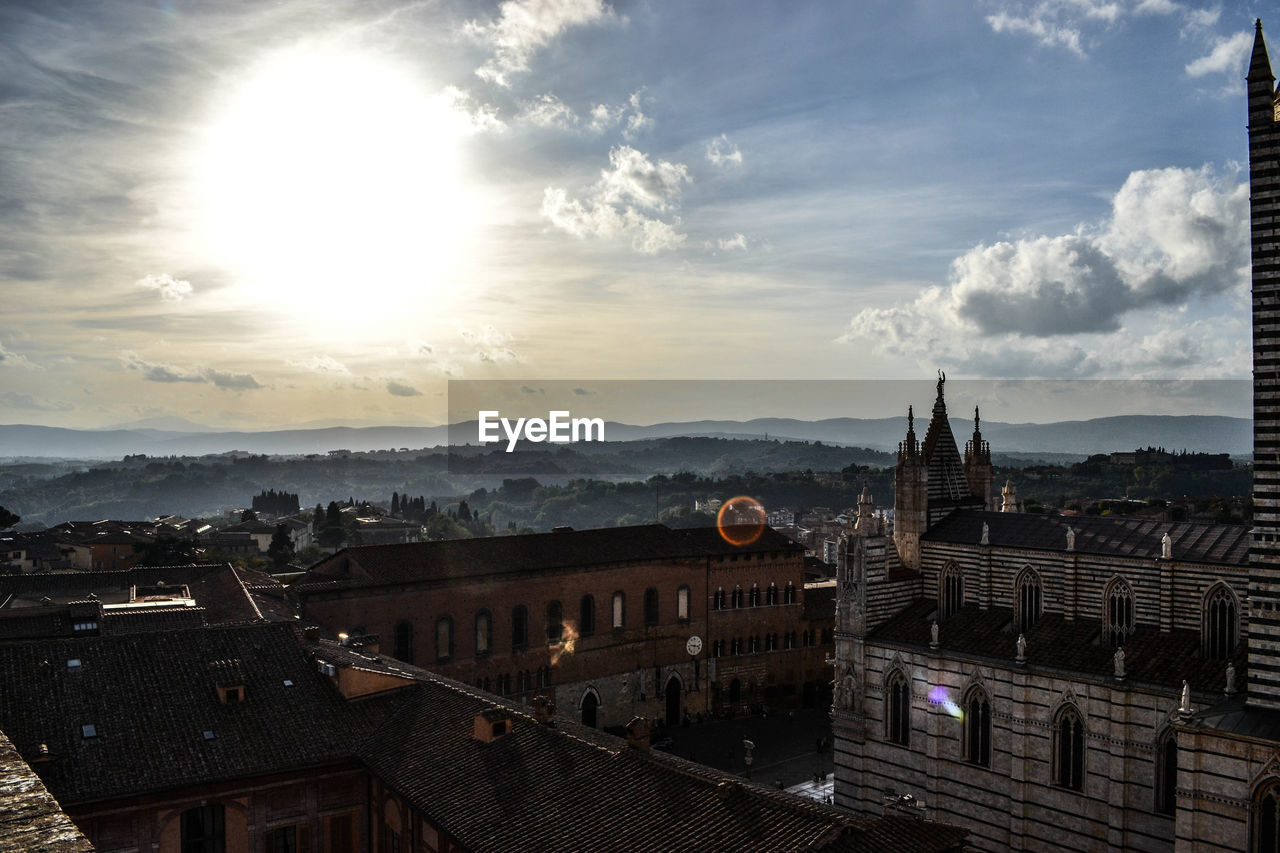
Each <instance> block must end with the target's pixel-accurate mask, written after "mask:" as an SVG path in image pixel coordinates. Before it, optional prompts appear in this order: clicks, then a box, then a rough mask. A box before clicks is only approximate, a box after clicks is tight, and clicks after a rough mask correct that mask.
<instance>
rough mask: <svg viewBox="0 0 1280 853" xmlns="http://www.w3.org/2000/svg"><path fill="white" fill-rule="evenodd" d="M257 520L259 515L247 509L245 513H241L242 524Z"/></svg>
mask: <svg viewBox="0 0 1280 853" xmlns="http://www.w3.org/2000/svg"><path fill="white" fill-rule="evenodd" d="M257 520H258V514H257V513H256V512H254V511H253V510H251V509H246V510H245V511H244V512H242V513H240V521H241V522H245V521H257Z"/></svg>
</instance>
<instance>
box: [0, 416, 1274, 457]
mask: <svg viewBox="0 0 1280 853" xmlns="http://www.w3.org/2000/svg"><path fill="white" fill-rule="evenodd" d="M186 423H187V424H189V426H187V428H185V429H163V428H159V427H158V426H153V425H152V424H150V423H137V424H133V425H130V426H129V427H128V428H123V427H122V428H117V429H105V430H76V429H63V428H59V427H45V426H29V425H23V424H14V425H7V426H5V425H0V457H9V458H12V457H60V458H66V459H118V458H120V457H122V456H125V455H132V454H138V453H145V454H147V455H148V456H204V455H207V454H213V453H226V452H230V451H235V450H238V451H243V452H246V453H267V454H275V455H302V454H308V453H327V452H328V451H331V450H338V449H346V450H350V451H353V452H366V451H371V450H398V449H400V448H411V449H420V448H430V447H439V446H442V445H444V444H447V443H448V442H449V436H450V431H451V428H449V427H446V426H433V427H395V426H376V427H324V428H315V429H285V430H269V431H261V432H250V431H243V432H225V431H207V428H202V427H200V426H199V425H198V424H190V422H186ZM927 425H928V421H927V420H926V419H918V420H917V423H916V429H917V435H918V437H919V438H920V439H921V440H923V439H924V433H925V429H926V428H927ZM951 429H952V431H953V432H954V433H955V436H956V443H957V444H958V445H959V446H960V447H961V449H962V450H963V447H964V443H965V441H966V440H967V439H968V438H969V436H970V435H971V434H972V432H973V422H972V421H970V420H965V419H960V418H956V419H953V420H952V422H951ZM905 432H906V424H905V422H904V419H903V418H901V417H894V418H828V419H826V420H819V421H803V420H796V419H793V418H757V419H755V420H750V421H711V420H704V421H690V422H686V423H660V424H653V425H651V426H635V425H631V424H622V423H613V422H609V423H608V424H606V427H605V436H606V437H607V438H608V439H609V440H611V441H631V440H639V439H654V438H669V437H674V436H693V435H697V436H708V435H709V436H724V437H737V438H743V437H751V438H757V437H758V438H763V437H765V436H768V437H769V438H770V439H774V438H776V439H779V440H784V441H785V440H794V441H821V442H824V443H830V444H839V445H848V446H854V447H868V448H872V449H876V450H895V449H896V448H897V446H898V442H899V441H901V440H902V438H903V436H904V434H905ZM476 434H477V429H476V422H475V421H471V422H468V423H461V424H456V425H454V426H453V427H452V435H453V438H454V441H456V442H458V443H468V442H469V443H473V444H474V443H475V442H476ZM982 435H983V438H985V439H986V440H987V441H989V442H990V443H991V448H992V451H993V452H995V453H1035V452H1041V453H1078V454H1086V455H1087V454H1093V453H1110V452H1113V451H1118V450H1133V449H1134V448H1138V447H1147V446H1154V447H1163V448H1165V449H1166V450H1169V451H1174V452H1176V451H1181V450H1187V451H1193V452H1205V453H1230V454H1232V455H1236V456H1248V455H1249V454H1251V453H1252V451H1253V423H1252V421H1250V420H1249V419H1247V418H1231V417H1222V416H1215V415H1122V416H1118V417H1109V418H1094V419H1092V420H1087V421H1061V422H1057V423H1048V424H1010V423H1001V422H998V421H985V422H983V424H982ZM579 447H580V449H583V450H586V449H587V448H588V446H587V445H579Z"/></svg>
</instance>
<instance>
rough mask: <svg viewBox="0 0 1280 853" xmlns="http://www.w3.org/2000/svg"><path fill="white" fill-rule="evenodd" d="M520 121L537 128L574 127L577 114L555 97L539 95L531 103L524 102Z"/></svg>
mask: <svg viewBox="0 0 1280 853" xmlns="http://www.w3.org/2000/svg"><path fill="white" fill-rule="evenodd" d="M520 119H521V120H522V121H525V122H528V123H529V124H533V125H537V126H538V127H564V128H568V127H575V126H576V125H577V124H578V116H577V114H576V113H575V112H574V111H573V110H572V109H571V108H570V107H569V106H568V105H567V104H566V103H565V102H564V101H562V100H560V99H559V98H557V97H556V96H555V95H551V94H546V95H539V96H538V97H536V98H534V99H533V100H532V101H525V102H524V104H523V110H522V111H521V113H520Z"/></svg>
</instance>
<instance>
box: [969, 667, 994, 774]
mask: <svg viewBox="0 0 1280 853" xmlns="http://www.w3.org/2000/svg"><path fill="white" fill-rule="evenodd" d="M964 757H965V760H966V761H968V762H969V763H971V764H978V765H981V766H982V767H990V766H991V700H989V699H988V698H987V692H986V691H985V690H983V689H982V688H981V687H974V688H973V689H971V690H970V691H969V695H968V696H967V697H966V698H965V700H964Z"/></svg>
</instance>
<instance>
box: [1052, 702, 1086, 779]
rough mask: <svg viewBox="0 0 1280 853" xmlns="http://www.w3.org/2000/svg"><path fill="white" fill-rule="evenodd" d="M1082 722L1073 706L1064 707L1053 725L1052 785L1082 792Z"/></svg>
mask: <svg viewBox="0 0 1280 853" xmlns="http://www.w3.org/2000/svg"><path fill="white" fill-rule="evenodd" d="M1084 750H1085V741H1084V722H1083V721H1082V720H1081V719H1080V712H1079V711H1077V710H1076V708H1075V706H1074V705H1064V706H1062V709H1061V710H1060V711H1058V715H1057V717H1056V718H1055V719H1054V723H1053V784H1055V785H1058V786H1059V787H1062V788H1072V789H1074V790H1076V791H1082V790H1084Z"/></svg>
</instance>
